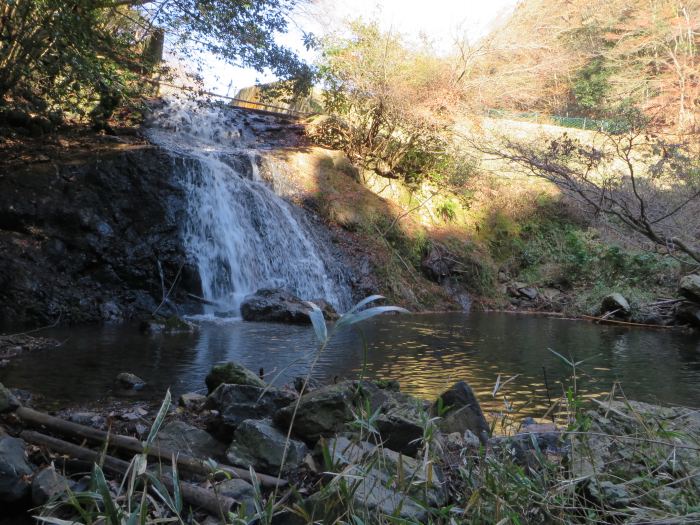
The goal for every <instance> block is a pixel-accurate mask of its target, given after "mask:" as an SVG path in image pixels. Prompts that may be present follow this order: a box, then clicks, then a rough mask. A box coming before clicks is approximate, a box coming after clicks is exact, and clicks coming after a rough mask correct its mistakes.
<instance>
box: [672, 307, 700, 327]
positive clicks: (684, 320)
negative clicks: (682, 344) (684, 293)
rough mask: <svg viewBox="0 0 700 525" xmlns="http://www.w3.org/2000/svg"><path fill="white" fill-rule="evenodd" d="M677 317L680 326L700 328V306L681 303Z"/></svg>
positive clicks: (676, 313) (677, 308)
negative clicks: (687, 325)
mask: <svg viewBox="0 0 700 525" xmlns="http://www.w3.org/2000/svg"><path fill="white" fill-rule="evenodd" d="M675 316H676V319H677V320H678V322H679V323H680V324H689V325H690V326H695V327H698V328H700V305H697V304H694V303H681V304H679V305H678V306H677V307H676V312H675Z"/></svg>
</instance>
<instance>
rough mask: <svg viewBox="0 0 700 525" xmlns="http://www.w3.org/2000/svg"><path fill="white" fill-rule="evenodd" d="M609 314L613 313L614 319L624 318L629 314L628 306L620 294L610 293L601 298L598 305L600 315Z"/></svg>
mask: <svg viewBox="0 0 700 525" xmlns="http://www.w3.org/2000/svg"><path fill="white" fill-rule="evenodd" d="M611 312H615V314H614V316H616V317H625V316H627V315H629V314H630V312H631V309H630V304H629V302H627V299H625V298H624V297H623V296H622V294H619V293H611V294H609V295H606V296H605V297H603V300H602V302H601V304H600V313H601V314H607V313H611Z"/></svg>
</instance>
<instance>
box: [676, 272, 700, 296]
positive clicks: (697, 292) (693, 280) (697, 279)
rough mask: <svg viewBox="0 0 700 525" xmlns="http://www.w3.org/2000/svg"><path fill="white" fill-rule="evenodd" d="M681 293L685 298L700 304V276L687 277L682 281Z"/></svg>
mask: <svg viewBox="0 0 700 525" xmlns="http://www.w3.org/2000/svg"><path fill="white" fill-rule="evenodd" d="M679 292H680V294H681V295H682V296H683V297H686V298H688V299H690V300H691V301H695V302H698V303H700V275H698V274H691V275H686V276H685V277H683V278H682V279H681V282H680V285H679Z"/></svg>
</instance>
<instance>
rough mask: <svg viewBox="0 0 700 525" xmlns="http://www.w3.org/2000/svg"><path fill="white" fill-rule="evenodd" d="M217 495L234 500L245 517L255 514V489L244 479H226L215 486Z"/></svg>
mask: <svg viewBox="0 0 700 525" xmlns="http://www.w3.org/2000/svg"><path fill="white" fill-rule="evenodd" d="M217 489H218V491H219V494H223V495H224V496H228V497H230V498H233V499H235V500H236V501H237V502H238V503H239V504H240V506H241V507H243V510H244V511H245V515H246V516H252V515H253V514H255V489H254V488H253V485H251V484H250V483H248V482H247V481H245V480H244V479H227V480H226V481H222V482H221V483H219V484H218V485H217Z"/></svg>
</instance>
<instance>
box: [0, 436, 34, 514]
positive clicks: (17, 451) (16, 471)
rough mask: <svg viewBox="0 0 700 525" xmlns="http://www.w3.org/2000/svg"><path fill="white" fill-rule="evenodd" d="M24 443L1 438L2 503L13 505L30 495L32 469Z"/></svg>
mask: <svg viewBox="0 0 700 525" xmlns="http://www.w3.org/2000/svg"><path fill="white" fill-rule="evenodd" d="M24 446H25V444H24V441H23V440H21V439H18V438H13V437H11V436H0V501H2V502H5V503H13V502H15V501H19V500H21V499H22V498H24V497H26V496H27V495H28V494H29V480H30V479H31V475H32V467H31V466H30V465H29V463H28V462H27V457H26V454H25V451H24Z"/></svg>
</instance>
